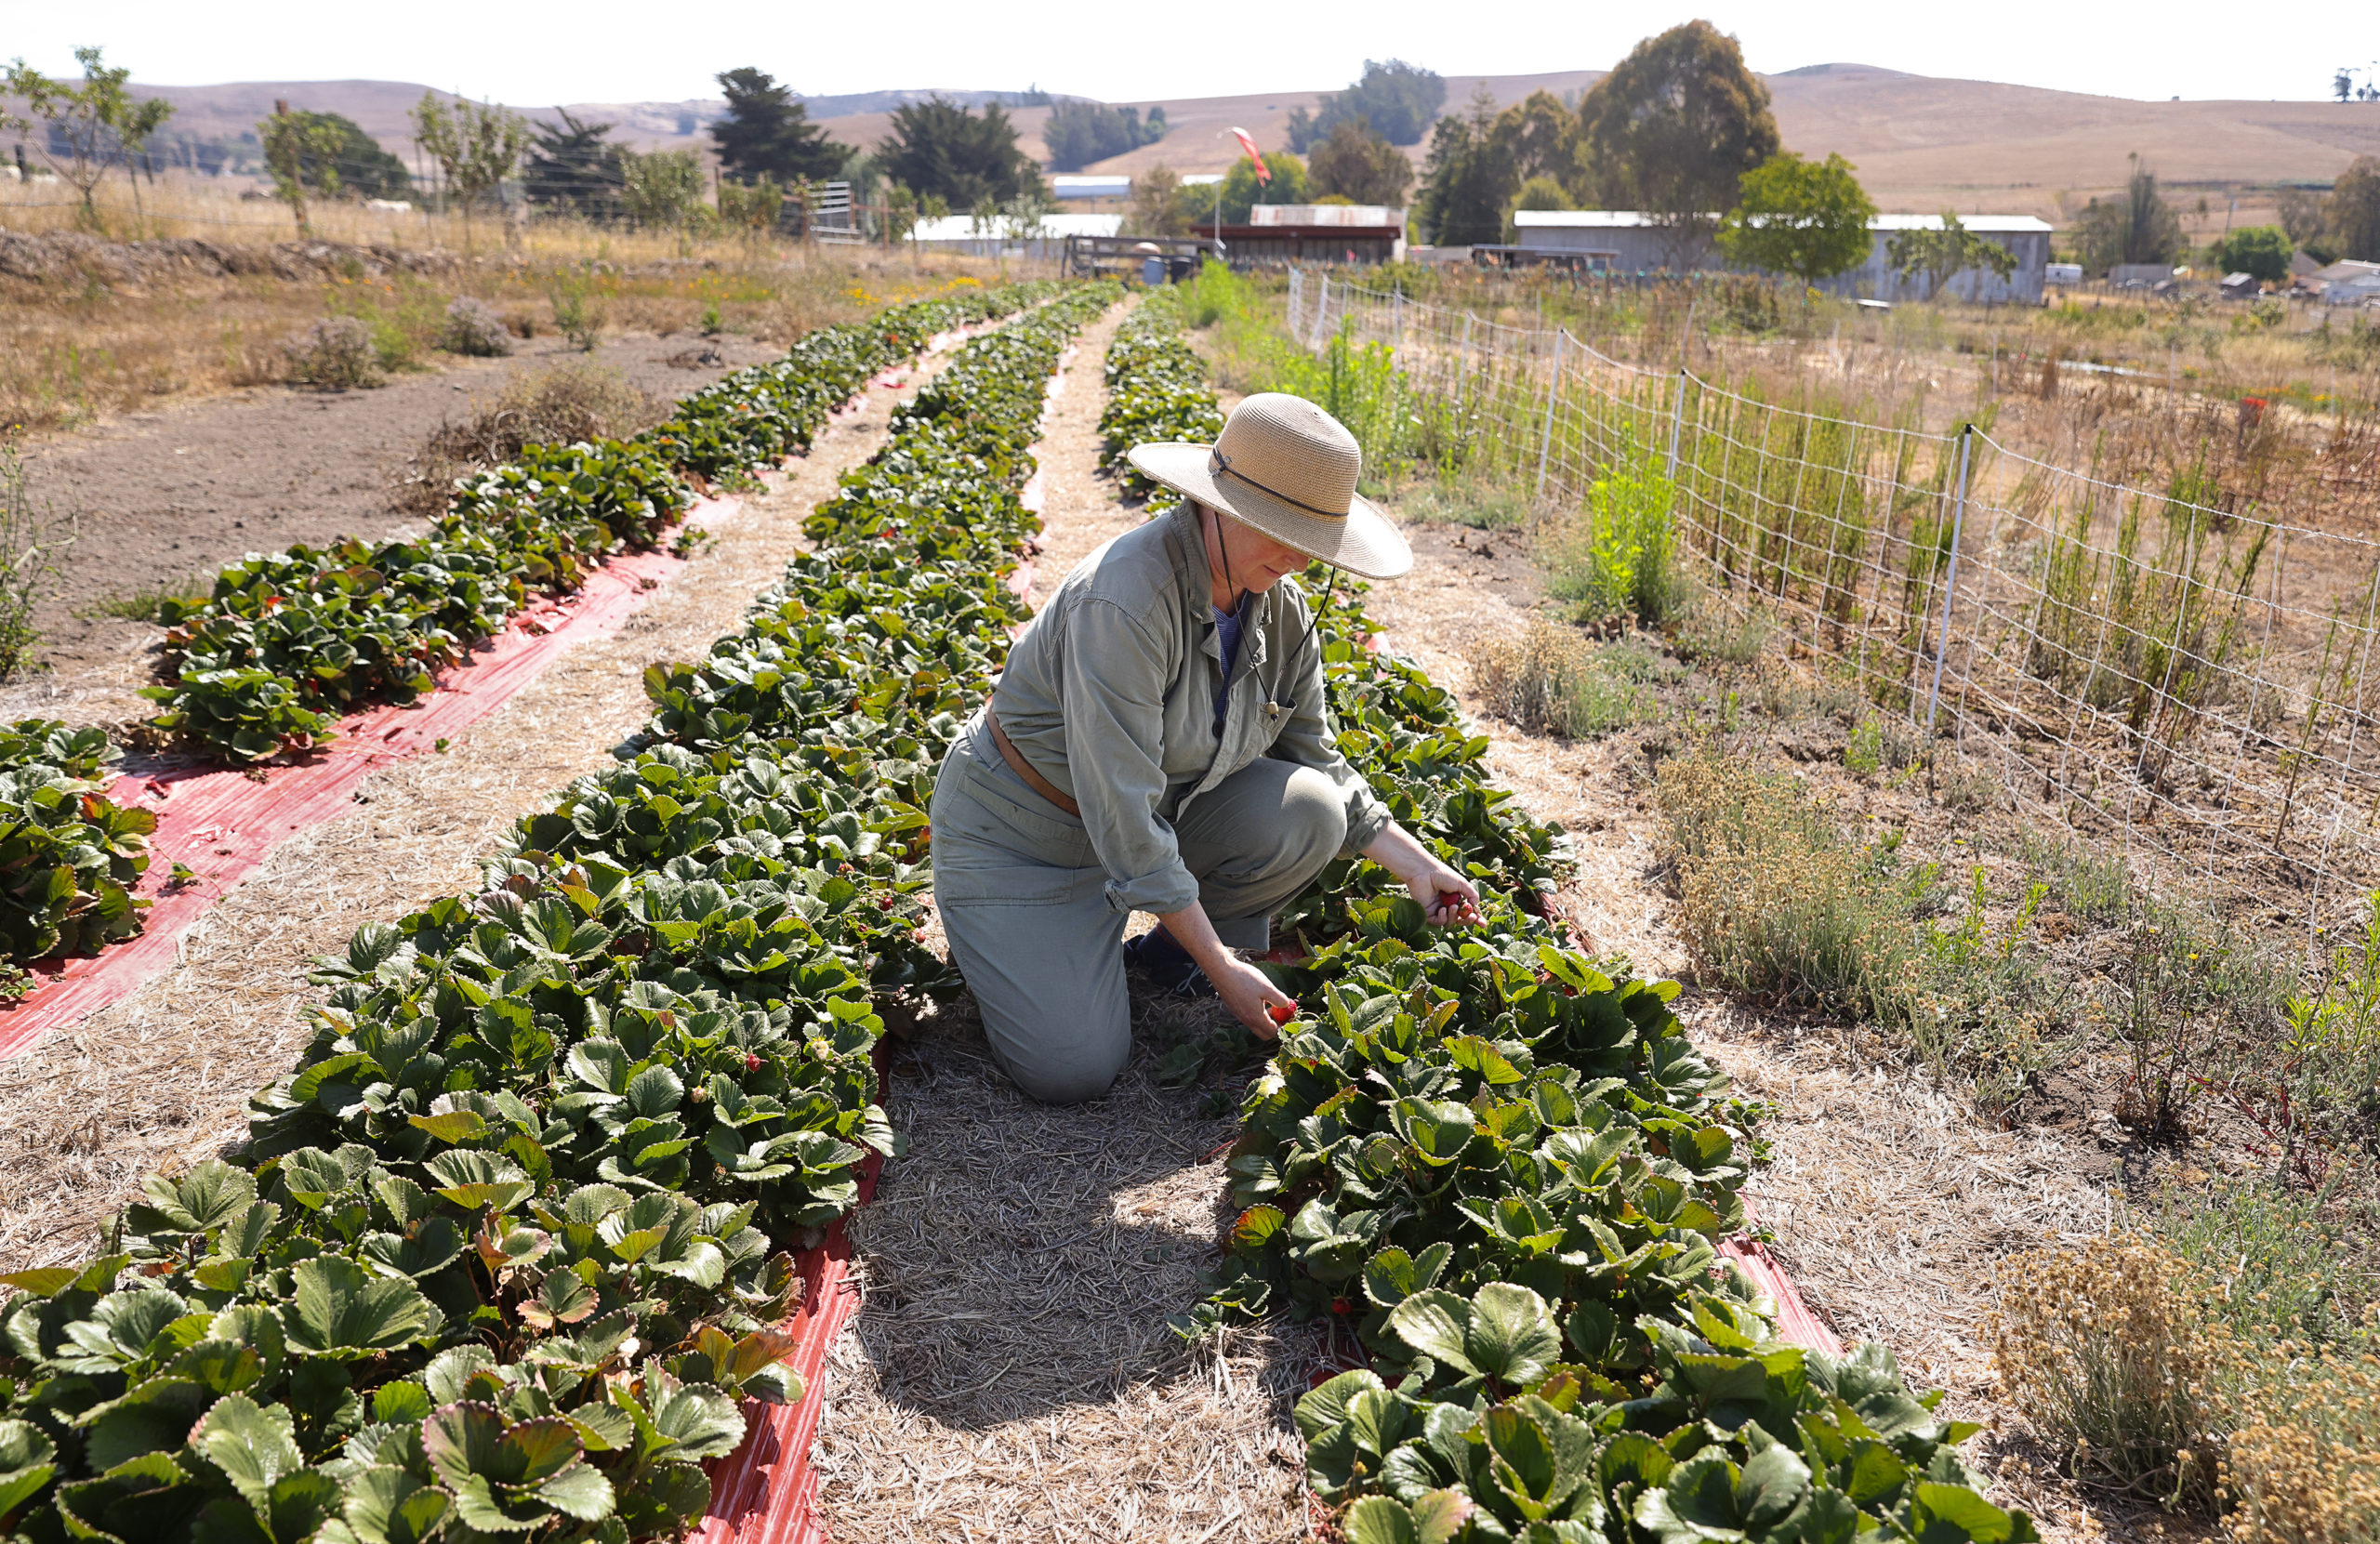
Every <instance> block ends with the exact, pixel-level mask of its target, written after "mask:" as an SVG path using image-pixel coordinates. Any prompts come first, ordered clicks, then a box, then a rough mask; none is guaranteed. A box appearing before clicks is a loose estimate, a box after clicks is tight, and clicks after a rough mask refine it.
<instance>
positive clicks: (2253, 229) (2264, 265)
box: [2215, 225, 2296, 284]
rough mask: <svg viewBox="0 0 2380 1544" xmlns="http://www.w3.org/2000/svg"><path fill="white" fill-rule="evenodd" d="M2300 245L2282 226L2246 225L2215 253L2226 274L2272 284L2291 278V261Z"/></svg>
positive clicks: (2225, 240) (2232, 233) (2232, 234)
mask: <svg viewBox="0 0 2380 1544" xmlns="http://www.w3.org/2000/svg"><path fill="white" fill-rule="evenodd" d="M2295 251H2296V244H2294V243H2293V242H2292V241H2291V240H2290V239H2289V232H2287V231H2283V230H2282V229H2281V227H2280V226H2278V225H2243V226H2241V228H2240V229H2239V230H2237V231H2232V232H2231V233H2230V234H2229V235H2228V236H2226V237H2224V238H2223V244H2222V245H2221V246H2219V247H2217V248H2216V249H2215V257H2216V260H2217V261H2218V262H2219V263H2220V264H2221V265H2222V268H2223V271H2224V272H2226V273H2244V274H2247V275H2248V276H2249V277H2250V278H2252V279H2260V280H2262V281H2264V282H2265V283H2266V284H2280V283H2281V281H2282V280H2284V279H2286V278H2288V277H2289V259H2290V257H2291V256H2292V255H2293V254H2294V253H2295Z"/></svg>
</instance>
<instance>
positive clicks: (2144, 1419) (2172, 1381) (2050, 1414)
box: [1985, 1236, 2221, 1510]
mask: <svg viewBox="0 0 2380 1544" xmlns="http://www.w3.org/2000/svg"><path fill="white" fill-rule="evenodd" d="M2001 1282H2002V1290H2001V1294H2000V1301H2001V1306H2000V1308H1999V1310H1998V1311H1997V1312H1996V1313H1994V1314H1993V1316H1992V1318H1991V1319H1990V1321H1989V1322H1988V1323H1987V1325H1986V1326H1985V1334H1986V1339H1988V1340H1989V1341H1990V1345H1991V1362H1992V1367H1993V1370H1994V1371H1996V1372H1997V1373H1998V1374H1999V1376H2000V1381H2001V1384H2002V1386H2003V1388H2004V1389H2005V1391H2006V1392H2007V1394H2008V1398H2009V1400H2010V1402H2011V1403H2012V1404H2014V1405H2016V1408H2017V1410H2018V1411H2019V1412H2020V1413H2022V1414H2023V1416H2024V1417H2025V1419H2027V1420H2029V1421H2030V1422H2031V1423H2032V1425H2033V1427H2034V1429H2035V1430H2036V1431H2038V1432H2041V1433H2042V1434H2043V1436H2044V1437H2046V1438H2048V1439H2049V1440H2051V1441H2053V1442H2056V1443H2058V1444H2060V1445H2064V1446H2066V1447H2068V1448H2069V1449H2071V1451H2072V1452H2073V1454H2074V1459H2073V1463H2074V1469H2075V1472H2076V1475H2077V1477H2078V1478H2081V1479H2084V1480H2088V1481H2096V1483H2099V1484H2101V1485H2109V1486H2111V1487H2113V1488H2115V1489H2118V1490H2122V1491H2124V1492H2127V1493H2129V1494H2131V1495H2133V1496H2135V1497H2137V1498H2141V1499H2144V1500H2153V1501H2156V1502H2158V1503H2159V1504H2161V1505H2162V1506H2164V1507H2166V1508H2168V1509H2172V1508H2175V1507H2180V1506H2186V1505H2187V1506H2189V1507H2191V1508H2192V1509H2194V1510H2195V1509H2203V1508H2204V1507H2206V1506H2207V1505H2208V1504H2210V1503H2211V1502H2212V1501H2213V1499H2214V1496H2215V1463H2214V1461H2213V1458H2214V1444H2215V1436H2216V1432H2217V1429H2218V1425H2219V1421H2220V1415H2219V1412H2218V1408H2217V1401H2216V1398H2215V1380H2216V1377H2217V1374H2218V1372H2219V1370H2220V1366H2219V1364H2220V1360H2221V1353H2220V1350H2219V1348H2218V1345H2217V1340H2218V1339H2219V1337H2218V1336H2217V1335H2216V1334H2215V1333H2214V1332H2212V1331H2211V1330H2210V1326H2208V1324H2207V1322H2206V1316H2205V1314H2204V1313H2203V1311H2202V1307H2201V1302H2202V1299H2204V1298H2205V1297H2206V1296H2207V1295H2208V1294H2209V1292H2210V1287H2209V1284H2208V1283H2207V1282H2206V1280H2205V1278H2204V1277H2203V1276H2202V1274H2201V1273H2200V1272H2199V1271H2198V1269H2197V1267H2195V1266H2194V1265H2192V1264H2191V1263H2190V1262H2189V1261H2188V1260H2184V1259H2182V1258H2181V1257H2180V1256H2178V1255H2176V1254H2175V1253H2174V1252H2173V1251H2172V1250H2170V1249H2167V1248H2165V1247H2162V1245H2159V1244H2157V1243H2154V1242H2152V1241H2149V1240H2146V1239H2142V1238H2137V1237H2129V1236H2120V1237H2111V1238H2097V1239H2093V1240H2092V1241H2091V1242H2090V1243H2089V1244H2087V1245H2085V1246H2083V1247H2082V1248H2080V1249H2034V1250H2030V1251H2028V1252H2026V1253H2023V1254H2020V1255H2017V1256H2016V1257H2015V1258H2014V1259H2012V1260H2009V1261H2007V1262H2006V1264H2005V1265H2004V1266H2003V1268H2002V1274H2001Z"/></svg>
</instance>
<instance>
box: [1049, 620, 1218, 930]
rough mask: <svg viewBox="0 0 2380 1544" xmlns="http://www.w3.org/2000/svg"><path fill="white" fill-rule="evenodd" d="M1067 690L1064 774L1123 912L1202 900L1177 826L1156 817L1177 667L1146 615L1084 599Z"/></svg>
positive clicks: (1073, 633) (1073, 623) (1069, 655)
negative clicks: (1161, 752) (1160, 754)
mask: <svg viewBox="0 0 2380 1544" xmlns="http://www.w3.org/2000/svg"><path fill="white" fill-rule="evenodd" d="M1068 633H1069V637H1068V640H1067V646H1066V651H1065V664H1064V676H1063V684H1062V688H1061V691H1062V693H1063V696H1064V713H1065V724H1066V770H1067V772H1069V774H1070V775H1071V781H1072V782H1073V784H1074V796H1075V802H1076V803H1077V804H1078V805H1080V806H1081V807H1082V823H1083V826H1084V828H1085V829H1086V830H1087V831H1088V832H1089V833H1090V836H1091V849H1092V851H1096V852H1097V853H1098V854H1099V863H1100V866H1101V867H1103V868H1104V869H1105V870H1106V871H1107V887H1106V893H1107V903H1108V904H1109V905H1111V906H1114V907H1115V908H1116V909H1117V910H1118V911H1146V912H1157V913H1160V914H1162V913H1166V912H1175V911H1180V910H1182V909H1183V907H1184V906H1187V905H1189V904H1191V903H1192V902H1194V901H1196V900H1197V899H1198V881H1197V879H1195V878H1192V877H1191V874H1190V870H1189V869H1188V868H1187V867H1186V866H1184V865H1183V862H1182V849H1181V846H1180V844H1179V843H1178V842H1177V841H1176V840H1175V839H1174V835H1173V828H1172V827H1171V826H1170V825H1167V824H1166V822H1165V821H1164V820H1163V819H1162V818H1161V817H1160V816H1159V815H1158V814H1157V809H1158V806H1159V805H1160V804H1161V803H1162V802H1163V800H1164V798H1165V790H1166V782H1165V769H1164V767H1163V766H1161V765H1160V764H1159V763H1158V761H1157V757H1156V755H1155V754H1154V753H1153V748H1152V747H1155V746H1161V745H1163V744H1164V742H1165V693H1166V687H1167V685H1168V684H1169V683H1170V681H1171V680H1172V678H1173V673H1174V672H1173V666H1172V661H1170V659H1169V658H1168V657H1167V652H1166V650H1165V648H1164V646H1163V645H1162V644H1161V643H1160V642H1159V641H1158V640H1157V639H1155V638H1153V637H1151V636H1150V634H1149V631H1148V629H1147V627H1144V626H1143V625H1142V623H1141V621H1140V619H1139V618H1137V617H1135V616H1133V615H1131V614H1130V613H1128V612H1126V611H1125V610H1124V609H1123V608H1122V607H1121V606H1118V605H1116V604H1115V603H1113V602H1112V601H1107V600H1098V599H1096V598H1091V597H1086V598H1085V599H1084V600H1083V601H1082V603H1081V604H1080V605H1078V607H1077V608H1076V609H1075V612H1074V614H1073V615H1072V617H1070V618H1069V619H1068Z"/></svg>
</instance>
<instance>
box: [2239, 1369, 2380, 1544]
mask: <svg viewBox="0 0 2380 1544" xmlns="http://www.w3.org/2000/svg"><path fill="white" fill-rule="evenodd" d="M2290 1349H2292V1350H2294V1349H2295V1348H2294V1347H2292V1348H2290ZM2277 1373H2278V1376H2275V1377H2270V1378H2268V1379H2264V1380H2262V1386H2261V1388H2259V1389H2258V1391H2257V1393H2258V1397H2257V1398H2256V1400H2255V1405H2257V1406H2260V1407H2259V1408H2256V1409H2254V1411H2253V1412H2247V1411H2243V1412H2242V1413H2243V1414H2244V1415H2246V1416H2247V1419H2243V1420H2242V1421H2241V1424H2240V1426H2239V1428H2238V1430H2237V1431H2235V1432H2232V1434H2231V1439H2230V1442H2229V1444H2228V1449H2227V1451H2226V1453H2225V1455H2224V1458H2223V1487H2224V1493H2225V1498H2226V1499H2227V1500H2228V1502H2229V1503H2230V1505H2231V1508H2232V1511H2231V1516H2230V1528H2231V1534H2232V1537H2235V1538H2238V1539H2240V1540H2241V1544H2369V1541H2370V1540H2372V1539H2375V1538H2380V1356H2374V1355H2373V1354H2372V1353H2370V1352H2345V1351H2340V1350H2338V1349H2336V1348H2333V1347H2324V1348H2322V1349H2321V1350H2320V1351H2318V1352H2316V1353H2313V1354H2312V1355H2310V1356H2296V1357H2290V1358H2289V1359H2287V1360H2286V1361H2285V1362H2284V1363H2282V1364H2281V1366H2280V1367H2279V1368H2278V1369H2277Z"/></svg>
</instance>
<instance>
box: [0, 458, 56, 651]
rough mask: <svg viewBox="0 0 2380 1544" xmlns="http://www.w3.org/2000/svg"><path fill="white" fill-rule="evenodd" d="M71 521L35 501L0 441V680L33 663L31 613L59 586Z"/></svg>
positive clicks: (17, 462) (34, 641)
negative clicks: (61, 565)
mask: <svg viewBox="0 0 2380 1544" xmlns="http://www.w3.org/2000/svg"><path fill="white" fill-rule="evenodd" d="M74 536H75V521H74V517H73V515H72V514H67V515H59V514H58V513H56V512H55V511H53V510H51V509H50V508H47V507H46V506H41V505H36V504H35V503H34V502H33V494H32V492H31V491H30V490H29V489H28V488H27V487H26V485H25V466H24V462H23V461H22V460H21V459H20V458H19V456H18V455H17V452H16V448H15V447H14V446H13V445H10V444H8V443H7V442H0V681H5V680H9V679H11V678H12V677H14V676H15V675H16V674H17V672H18V671H20V670H21V669H23V668H25V667H26V666H29V665H31V664H32V663H33V652H34V648H35V646H36V645H37V644H38V643H39V642H40V641H41V637H40V635H39V634H38V633H36V632H35V631H34V630H33V612H34V610H35V609H36V608H38V607H39V606H40V604H41V603H42V601H43V600H45V599H46V598H47V596H48V595H49V593H50V590H51V589H52V588H53V587H55V586H56V585H57V583H58V580H59V574H60V573H61V568H60V564H61V562H62V561H63V560H64V558H65V556H66V550H67V548H71V547H73V545H74Z"/></svg>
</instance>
